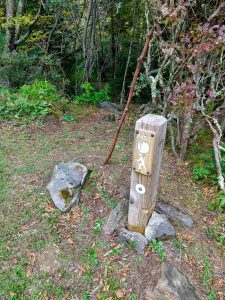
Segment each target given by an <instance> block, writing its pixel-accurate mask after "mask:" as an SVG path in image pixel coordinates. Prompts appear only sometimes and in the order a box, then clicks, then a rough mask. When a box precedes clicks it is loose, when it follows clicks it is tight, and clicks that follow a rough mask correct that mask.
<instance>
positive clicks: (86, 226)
mask: <svg viewBox="0 0 225 300" xmlns="http://www.w3.org/2000/svg"><path fill="white" fill-rule="evenodd" d="M136 119H137V116H134V115H133V114H131V115H130V116H129V117H128V119H127V121H126V124H125V126H124V127H123V130H122V132H121V135H120V137H119V141H118V143H117V147H116V149H115V152H114V154H113V157H112V159H111V161H110V163H109V164H108V165H103V160H104V157H105V155H106V153H107V150H108V148H109V146H110V145H111V140H112V136H113V133H114V130H115V128H116V122H115V121H110V118H108V113H107V112H105V111H101V110H98V109H93V108H88V109H86V110H83V111H82V113H79V115H78V119H77V122H76V123H74V124H73V123H65V122H61V121H59V120H56V119H54V118H48V119H46V121H45V123H44V125H38V124H31V125H28V126H15V124H12V123H2V124H1V128H0V131H1V141H0V203H1V211H0V222H1V244H0V259H1V261H0V267H1V273H0V299H11V300H12V299H71V300H72V299H82V300H85V299H108V300H110V299H131V300H135V299H145V290H146V288H147V287H149V286H153V285H154V284H155V283H156V281H157V276H158V273H159V269H160V264H161V262H160V260H159V257H158V255H157V254H155V253H152V251H151V247H147V248H146V252H145V255H143V256H141V255H139V254H137V253H136V252H135V250H134V249H132V247H129V246H127V245H124V244H118V243H116V241H115V239H114V236H110V237H105V236H104V235H103V234H102V233H101V227H102V225H103V222H104V217H105V216H106V215H107V213H108V212H109V211H110V209H112V208H113V207H115V205H116V203H117V202H119V201H120V200H121V199H122V198H123V197H124V190H125V191H126V190H128V189H129V184H130V174H131V160H132V144H133V129H134V123H135V121H136ZM76 157H81V158H82V159H83V163H84V164H85V165H87V166H88V167H89V168H90V169H91V171H92V172H91V175H90V177H89V179H88V181H87V183H86V185H85V187H84V189H83V192H82V195H81V197H80V198H81V203H80V205H79V206H78V207H74V208H73V209H72V210H71V212H70V213H68V214H62V213H60V212H59V211H58V210H57V209H56V208H55V207H54V205H53V204H52V201H51V198H50V196H49V194H48V193H47V191H46V185H47V183H48V181H49V179H50V177H51V174H52V171H53V168H54V166H55V165H56V164H58V163H60V162H66V161H70V160H72V159H74V158H76ZM214 193H215V189H214V188H211V187H207V186H200V185H199V184H196V183H195V182H194V181H193V179H192V176H191V172H190V162H188V161H187V162H185V163H181V162H179V161H177V160H176V159H175V158H174V157H173V156H172V154H171V152H170V150H169V147H168V146H166V148H165V151H164V155H163V163H162V168H161V175H160V187H159V196H160V198H162V199H164V200H166V201H168V202H170V203H172V204H174V205H175V206H177V207H178V208H180V209H181V210H182V211H184V212H186V213H188V214H189V215H190V216H191V217H192V218H193V221H194V225H193V228H191V229H187V228H184V227H182V226H180V225H177V224H176V225H175V227H176V230H177V236H176V239H174V240H170V241H164V242H163V243H164V251H165V252H166V255H167V258H166V259H167V260H168V261H170V262H172V263H173V264H175V265H176V266H177V267H178V268H179V269H180V270H181V272H182V273H183V274H184V275H186V276H187V277H188V279H189V280H190V282H191V283H192V284H193V285H194V287H195V289H196V291H197V293H198V295H199V297H200V299H220V300H222V299H225V294H223V293H225V283H224V280H225V263H224V262H225V254H224V247H223V246H222V245H220V244H219V243H218V242H217V241H216V240H215V239H213V238H211V239H210V238H209V236H208V235H207V229H208V228H209V227H210V226H211V225H213V224H215V222H216V220H217V218H218V215H217V214H216V213H212V212H210V211H208V209H207V205H208V203H209V202H210V200H211V199H212V197H213V195H214ZM206 262H207V263H206ZM207 266H208V267H207ZM214 289H215V291H216V295H217V296H216V298H213V297H212V296H211V294H212V293H211V292H212V291H213V290H214ZM210 297H211V298H210ZM190 300H191V299H190Z"/></svg>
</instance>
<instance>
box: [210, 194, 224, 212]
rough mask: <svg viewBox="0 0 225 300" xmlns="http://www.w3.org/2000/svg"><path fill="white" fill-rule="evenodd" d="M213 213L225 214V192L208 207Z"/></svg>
mask: <svg viewBox="0 0 225 300" xmlns="http://www.w3.org/2000/svg"><path fill="white" fill-rule="evenodd" d="M208 208H209V209H210V210H211V211H216V210H217V211H218V212H221V213H222V212H223V211H225V192H224V191H220V192H219V194H218V195H217V196H216V197H215V198H214V199H213V201H212V202H211V203H210V204H209V205H208Z"/></svg>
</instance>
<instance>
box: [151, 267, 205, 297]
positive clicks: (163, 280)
mask: <svg viewBox="0 0 225 300" xmlns="http://www.w3.org/2000/svg"><path fill="white" fill-rule="evenodd" d="M146 299H147V300H150V299H151V300H153V299H154V300H200V298H199V297H198V295H197V294H196V292H195V289H194V287H193V286H192V285H191V284H190V282H189V281H188V279H187V278H186V277H185V276H184V275H183V274H181V273H180V271H179V270H178V269H177V268H176V267H175V266H174V265H172V264H170V263H168V262H163V263H162V265H161V275H160V278H159V281H158V283H157V285H156V286H155V287H154V288H153V289H152V288H149V289H147V290H146Z"/></svg>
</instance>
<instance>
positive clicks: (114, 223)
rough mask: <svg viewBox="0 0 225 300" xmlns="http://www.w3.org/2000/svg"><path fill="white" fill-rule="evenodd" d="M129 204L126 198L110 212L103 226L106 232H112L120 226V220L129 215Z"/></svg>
mask: <svg viewBox="0 0 225 300" xmlns="http://www.w3.org/2000/svg"><path fill="white" fill-rule="evenodd" d="M128 205H129V203H128V201H127V200H126V199H124V200H122V201H121V202H120V203H119V204H118V205H117V206H116V207H115V208H114V209H113V210H112V211H111V212H110V213H109V215H108V217H107V219H106V222H105V225H104V227H103V233H104V234H111V233H113V231H115V230H116V229H117V228H118V227H119V226H120V222H121V221H122V220H123V218H124V217H125V216H126V215H127V212H128Z"/></svg>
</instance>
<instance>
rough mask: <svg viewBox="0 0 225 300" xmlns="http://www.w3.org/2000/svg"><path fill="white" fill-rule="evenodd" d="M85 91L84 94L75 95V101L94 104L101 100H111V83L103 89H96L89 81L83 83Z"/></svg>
mask: <svg viewBox="0 0 225 300" xmlns="http://www.w3.org/2000/svg"><path fill="white" fill-rule="evenodd" d="M81 87H82V89H84V92H83V94H82V95H79V96H75V97H74V101H75V103H76V104H92V105H96V104H97V103H99V102H101V101H108V100H110V97H109V95H108V94H109V85H107V84H106V85H105V86H104V87H103V89H101V90H99V91H96V90H95V89H94V88H93V86H92V85H91V84H90V83H89V82H85V83H83V84H82V85H81Z"/></svg>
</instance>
